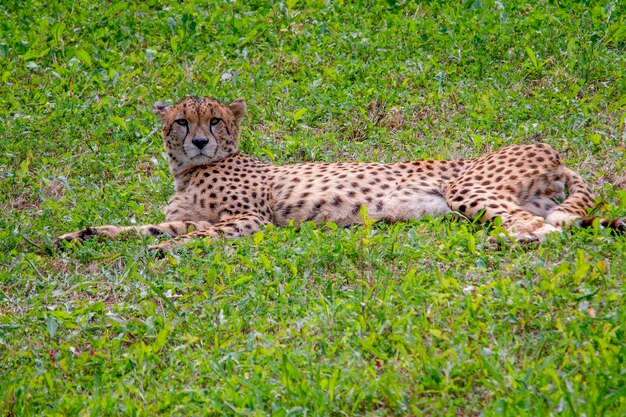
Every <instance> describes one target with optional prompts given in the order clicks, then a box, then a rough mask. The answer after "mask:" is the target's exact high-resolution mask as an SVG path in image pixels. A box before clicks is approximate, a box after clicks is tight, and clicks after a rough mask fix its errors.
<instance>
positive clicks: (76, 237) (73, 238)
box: [54, 227, 98, 246]
mask: <svg viewBox="0 0 626 417" xmlns="http://www.w3.org/2000/svg"><path fill="white" fill-rule="evenodd" d="M97 235H98V232H97V231H96V229H95V228H93V227H86V228H84V229H82V230H79V231H77V232H72V233H66V234H64V235H61V236H59V237H57V238H56V239H54V244H55V245H56V246H59V245H60V244H61V242H82V241H84V240H85V239H89V238H91V237H93V236H97Z"/></svg>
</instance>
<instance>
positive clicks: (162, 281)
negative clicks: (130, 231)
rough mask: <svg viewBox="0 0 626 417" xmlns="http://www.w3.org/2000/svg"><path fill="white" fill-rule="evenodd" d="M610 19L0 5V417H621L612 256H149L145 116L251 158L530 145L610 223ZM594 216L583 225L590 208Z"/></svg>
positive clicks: (395, 252) (489, 6) (568, 235)
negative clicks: (218, 103) (190, 104)
mask: <svg viewBox="0 0 626 417" xmlns="http://www.w3.org/2000/svg"><path fill="white" fill-rule="evenodd" d="M625 52H626V8H625V7H624V4H623V3H621V2H619V1H616V2H593V1H592V2H586V1H583V2H575V1H570V0H565V1H560V2H552V1H549V2H548V1H546V2H544V1H535V0H531V1H527V2H515V1H495V2H492V1H488V0H486V1H480V0H477V1H472V0H470V1H466V2H446V1H431V2H423V3H422V2H418V3H413V2H404V1H398V2H395V1H392V0H389V1H387V2H380V1H371V2H347V1H346V2H344V1H337V2H332V1H328V2H326V1H310V2H306V1H303V2H300V1H296V0H288V1H285V2H263V1H254V2H237V1H209V2H207V1H193V0H190V1H185V2H180V3H179V2H165V1H155V0H148V1H143V2H107V1H103V0H91V1H87V0H79V1H69V0H67V1H61V0H57V1H50V2H44V1H40V0H32V1H23V2H22V1H17V0H6V1H3V2H2V3H1V4H0V85H1V87H0V92H1V94H0V120H1V123H0V205H1V206H0V415H6V416H33V415H46V416H75V415H76V416H86V415H94V416H109V415H125V416H126V415H128V416H131V415H133V416H134V415H137V416H143V415H146V416H154V415H184V416H191V415H207V416H217V415H275V416H287V415H289V416H296V415H336V416H337V415H380V416H388V415H414V416H479V415H485V416H494V415H498V416H583V415H584V416H589V417H590V416H602V415H605V416H623V415H626V285H625V284H624V277H625V276H626V237H624V236H613V235H611V234H610V233H609V232H608V231H606V230H603V229H599V228H592V229H584V230H583V229H572V230H569V231H566V232H563V233H561V234H555V235H551V236H550V238H549V239H548V241H547V242H545V243H543V244H541V245H520V244H516V243H510V244H509V243H506V242H503V243H502V244H501V245H496V244H494V243H493V239H490V236H495V235H497V233H498V228H497V226H496V227H495V228H492V227H489V226H483V225H478V224H472V223H470V222H467V221H458V220H457V221H455V220H453V219H450V218H446V219H432V218H426V219H422V220H419V221H412V222H403V223H396V224H366V225H365V226H364V227H351V228H346V229H343V228H337V227H336V226H334V225H332V224H329V225H326V226H323V227H316V226H314V225H312V224H308V223H306V224H304V225H302V227H300V228H296V227H287V228H283V229H277V228H268V229H266V230H264V231H263V232H260V233H257V234H255V235H254V236H251V237H247V238H243V239H239V240H234V241H225V240H220V239H215V240H213V241H208V240H206V241H199V242H195V243H192V244H190V245H188V246H187V247H186V248H185V249H184V250H182V251H178V252H174V253H172V254H171V255H168V256H166V257H165V258H163V259H159V258H157V257H156V256H155V255H154V254H152V253H150V252H148V251H147V250H146V247H147V246H148V245H150V244H153V243H155V242H156V240H155V239H153V238H149V237H143V238H139V239H122V240H117V241H109V242H96V241H87V242H85V243H84V244H76V245H67V247H66V248H65V249H64V250H60V249H58V248H56V247H55V246H54V245H53V243H52V242H53V239H54V238H55V237H57V236H59V235H60V234H63V233H67V232H70V231H73V230H76V229H79V228H82V227H86V226H93V225H103V224H120V225H131V224H145V223H154V222H158V221H161V220H162V219H163V214H162V211H161V209H162V207H163V206H164V205H165V204H166V202H167V199H168V198H169V196H170V195H172V193H173V184H172V180H171V178H170V174H169V171H168V167H167V163H166V161H165V159H164V157H163V148H162V143H161V138H160V127H159V123H158V121H157V119H156V117H155V116H154V115H153V114H152V112H151V109H150V108H151V105H152V103H153V102H155V101H157V100H169V101H177V100H178V99H180V98H182V97H184V96H186V95H208V96H212V97H215V98H218V99H221V100H223V101H226V102H230V101H232V100H233V99H235V98H237V97H242V98H244V99H245V100H246V101H247V103H248V109H249V112H248V114H247V115H246V119H245V121H244V124H243V126H242V130H241V138H240V142H241V145H240V146H241V148H242V150H243V151H244V152H245V153H247V154H249V155H253V156H255V157H257V158H259V159H261V160H263V161H266V162H275V163H292V162H300V161H382V162H392V161H400V160H410V159H421V158H437V159H440V158H470V157H474V156H478V155H481V154H484V153H485V152H488V151H491V150H495V149H498V148H500V147H503V146H506V145H509V144H514V143H534V142H538V141H543V142H547V143H549V144H551V145H553V146H554V147H555V148H557V149H558V150H559V152H561V154H562V156H563V157H564V159H565V161H566V163H567V164H568V166H570V167H572V168H573V169H575V170H577V171H578V172H580V173H581V174H582V175H583V176H584V177H585V179H586V180H587V181H588V182H589V183H590V184H592V186H593V188H594V190H595V191H596V192H597V201H598V206H599V207H598V213H600V214H602V215H604V216H607V217H614V216H626V190H625V189H626V120H625V119H626V53H625ZM603 203H604V205H603Z"/></svg>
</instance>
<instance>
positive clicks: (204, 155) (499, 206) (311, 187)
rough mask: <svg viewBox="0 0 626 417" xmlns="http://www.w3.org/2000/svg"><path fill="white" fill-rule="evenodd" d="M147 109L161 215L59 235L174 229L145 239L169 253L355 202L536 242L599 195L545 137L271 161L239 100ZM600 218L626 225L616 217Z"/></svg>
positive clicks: (351, 218)
mask: <svg viewBox="0 0 626 417" xmlns="http://www.w3.org/2000/svg"><path fill="white" fill-rule="evenodd" d="M153 111H154V113H156V114H157V115H158V116H159V117H160V119H161V121H162V122H163V141H164V144H165V149H166V152H167V158H168V162H169V166H170V170H171V173H172V175H173V177H174V184H175V189H176V192H175V194H174V196H173V197H172V198H171V199H170V201H169V203H168V205H167V207H166V208H165V222H164V223H161V224H155V225H143V226H126V227H121V226H100V227H88V228H86V229H83V230H80V231H77V232H73V233H68V234H65V235H63V236H61V237H60V238H59V239H58V241H69V240H83V239H85V238H88V237H91V236H97V237H101V238H113V237H115V236H117V235H119V234H120V233H125V232H130V231H135V232H139V233H143V234H148V235H152V236H162V235H169V236H171V237H173V238H174V239H172V240H169V241H166V242H164V243H161V244H158V245H154V246H151V248H152V249H156V250H167V249H169V248H171V247H172V246H175V245H179V244H182V243H185V242H189V241H190V240H192V239H197V238H202V237H207V236H220V235H223V236H226V237H229V238H232V237H237V236H244V235H250V234H252V233H254V232H256V231H258V230H259V229H260V228H261V227H263V226H264V225H269V224H272V225H275V226H285V225H287V224H288V223H289V222H290V221H294V222H295V223H296V224H297V223H298V222H304V221H313V222H315V223H318V224H319V223H324V222H334V223H336V224H337V225H339V226H347V225H351V224H356V223H361V222H362V218H361V215H360V212H361V207H362V206H365V207H366V208H367V214H368V216H369V217H371V218H372V219H373V220H389V221H399V220H405V219H409V218H419V217H421V216H422V215H425V214H428V215H431V216H436V215H443V214H446V213H449V212H451V211H455V212H459V213H462V214H463V215H465V216H466V217H468V218H471V219H474V218H476V216H478V215H481V220H486V221H490V220H493V219H494V218H496V217H498V216H499V217H500V218H501V219H502V226H503V227H504V228H506V229H507V230H508V231H509V233H510V236H511V237H512V238H514V239H517V240H532V241H542V240H543V239H544V238H545V236H546V235H547V234H549V233H552V232H556V231H559V230H560V229H561V228H562V227H564V226H569V225H571V224H573V223H575V222H576V223H578V224H582V225H589V222H590V220H589V219H587V218H585V217H584V216H585V215H586V213H587V211H588V209H589V208H591V207H592V206H593V203H594V195H593V193H592V191H591V189H590V187H589V186H588V185H587V183H586V182H585V181H584V180H583V179H582V178H581V176H580V175H578V174H577V173H576V172H574V171H572V170H571V169H568V168H566V167H565V166H564V165H563V162H562V160H561V158H560V157H559V154H558V153H557V152H556V151H555V150H554V149H553V148H552V147H550V146H549V145H546V144H543V143H538V144H533V145H513V146H508V147H506V148H503V149H501V150H499V151H497V152H493V153H490V154H488V155H486V156H483V157H480V158H476V159H469V160H444V161H433V160H422V161H412V162H403V163H394V164H382V163H332V164H329V163H301V164H294V165H271V164H266V163H263V162H260V161H258V160H256V159H254V158H251V157H248V156H245V155H242V154H241V153H239V149H238V137H239V126H240V123H241V121H242V119H243V116H244V114H245V112H246V103H245V101H244V100H242V99H238V100H235V101H234V102H232V103H231V104H229V105H226V104H223V103H220V102H219V101H217V100H214V99H211V98H206V97H188V98H185V99H183V100H182V101H180V102H179V103H178V104H175V105H165V104H163V103H161V102H157V103H155V104H154V106H153ZM566 189H567V190H568V192H569V193H568V196H567V198H565V190H566ZM560 200H562V203H561V204H558V203H557V201H560ZM481 213H482V214H481ZM605 223H607V224H606V225H608V226H613V227H616V228H621V230H623V228H624V224H623V222H621V221H614V222H608V221H605Z"/></svg>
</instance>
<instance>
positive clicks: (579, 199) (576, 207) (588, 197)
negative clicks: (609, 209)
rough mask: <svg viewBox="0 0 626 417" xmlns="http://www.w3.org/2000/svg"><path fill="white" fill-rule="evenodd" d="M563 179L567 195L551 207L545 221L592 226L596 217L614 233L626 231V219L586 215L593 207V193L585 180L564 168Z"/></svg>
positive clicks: (558, 224)
mask: <svg viewBox="0 0 626 417" xmlns="http://www.w3.org/2000/svg"><path fill="white" fill-rule="evenodd" d="M565 180H566V185H567V188H568V190H569V195H568V196H567V198H566V199H565V201H564V202H563V203H562V204H560V205H558V206H556V207H555V208H554V209H552V210H551V211H550V212H549V213H548V215H547V216H546V223H548V224H551V225H553V226H556V227H569V226H572V225H574V226H579V227H592V225H593V221H594V220H596V219H598V221H599V222H600V226H602V227H606V228H608V229H612V230H613V231H615V232H616V233H626V219H624V218H616V219H607V218H598V217H588V216H587V211H588V210H589V209H591V208H593V205H594V195H593V191H591V187H589V185H588V184H587V183H586V182H585V180H584V179H583V178H582V177H581V176H580V175H578V174H577V173H576V172H574V171H572V170H571V169H568V168H565Z"/></svg>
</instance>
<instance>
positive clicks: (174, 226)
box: [55, 221, 211, 244]
mask: <svg viewBox="0 0 626 417" xmlns="http://www.w3.org/2000/svg"><path fill="white" fill-rule="evenodd" d="M209 227H211V223H210V222H206V221H199V222H194V221H173V222H165V223H160V224H148V225H143V226H98V227H87V228H85V229H82V230H79V231H76V232H72V233H66V234H64V235H62V236H59V237H58V238H57V239H55V243H56V244H59V243H60V242H63V241H66V242H69V241H73V240H77V241H81V242H82V241H83V240H85V239H90V238H93V237H97V238H100V239H114V238H116V237H118V236H120V235H123V234H131V233H137V234H144V235H150V236H164V235H168V236H172V237H174V236H180V235H183V234H186V233H189V232H190V231H191V230H204V229H207V228H209Z"/></svg>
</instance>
